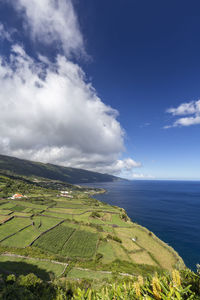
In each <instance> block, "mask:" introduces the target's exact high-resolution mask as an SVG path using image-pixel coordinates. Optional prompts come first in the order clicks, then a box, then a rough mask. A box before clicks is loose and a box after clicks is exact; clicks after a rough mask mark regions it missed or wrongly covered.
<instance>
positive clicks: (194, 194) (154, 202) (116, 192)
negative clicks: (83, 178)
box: [91, 181, 200, 270]
mask: <svg viewBox="0 0 200 300" xmlns="http://www.w3.org/2000/svg"><path fill="white" fill-rule="evenodd" d="M91 186H93V187H103V188H105V189H106V190H107V193H105V194H102V195H97V196H95V197H96V198H97V199H99V200H101V201H104V202H107V203H109V204H112V205H117V206H120V207H123V208H124V209H125V210H126V212H127V213H128V215H129V217H130V218H131V219H132V221H134V222H137V223H139V224H140V225H143V226H145V227H147V228H148V229H149V230H151V231H153V232H154V233H155V234H156V235H157V236H158V237H159V238H161V239H162V240H163V241H165V242H166V243H168V244H169V245H170V246H172V247H173V248H174V249H175V250H176V251H177V252H178V253H179V254H180V256H181V257H182V258H183V260H184V262H185V264H186V265H187V266H188V267H189V268H191V269H193V270H196V264H197V263H200V182H197V181H196V182H191V181H187V182H186V181H119V182H111V183H110V182H109V183H101V184H99V183H98V184H91Z"/></svg>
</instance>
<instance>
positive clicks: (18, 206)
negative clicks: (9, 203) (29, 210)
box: [12, 205, 25, 212]
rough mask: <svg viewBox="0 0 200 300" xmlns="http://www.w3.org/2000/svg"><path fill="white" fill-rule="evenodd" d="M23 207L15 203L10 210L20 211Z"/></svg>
mask: <svg viewBox="0 0 200 300" xmlns="http://www.w3.org/2000/svg"><path fill="white" fill-rule="evenodd" d="M24 209H25V207H24V206H21V205H16V206H14V207H12V211H16V212H21V211H23V210H24Z"/></svg>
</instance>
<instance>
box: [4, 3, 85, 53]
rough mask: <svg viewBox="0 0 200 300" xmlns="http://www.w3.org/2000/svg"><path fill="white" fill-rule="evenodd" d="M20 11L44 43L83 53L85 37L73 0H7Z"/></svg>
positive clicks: (37, 37) (70, 51)
mask: <svg viewBox="0 0 200 300" xmlns="http://www.w3.org/2000/svg"><path fill="white" fill-rule="evenodd" d="M7 1H9V2H10V3H11V4H12V5H13V6H14V7H15V8H16V10H17V11H18V13H20V14H21V16H22V18H23V19H24V27H25V29H26V30H28V32H29V34H31V37H32V39H37V40H39V41H40V42H42V43H43V44H44V43H45V44H47V45H54V46H55V45H57V48H58V49H59V48H60V49H61V50H62V51H63V52H64V54H65V55H67V56H70V55H71V54H72V53H79V54H81V53H84V52H85V51H84V45H83V37H82V34H81V32H80V29H79V24H78V20H77V16H76V13H75V11H74V8H73V5H72V2H71V0H28V1H27V0H15V1H13V0H7Z"/></svg>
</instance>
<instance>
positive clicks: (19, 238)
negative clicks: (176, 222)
mask: <svg viewBox="0 0 200 300" xmlns="http://www.w3.org/2000/svg"><path fill="white" fill-rule="evenodd" d="M0 179H1V177H0ZM0 184H1V181H0ZM1 186H3V184H2V185H1ZM29 188H30V192H29V193H28V192H26V198H22V199H18V200H12V199H10V196H11V195H12V194H10V195H8V196H9V197H7V198H3V199H1V198H0V250H1V253H4V254H8V253H12V254H15V253H16V254H21V253H22V254H23V255H25V256H26V257H27V258H22V257H21V258H19V257H14V256H12V259H11V258H9V256H8V257H5V256H2V257H1V256H0V270H2V269H5V268H7V267H8V269H9V270H10V269H12V267H13V270H14V272H15V271H16V269H17V267H18V268H19V269H20V267H19V266H20V264H21V266H23V267H24V268H25V269H26V268H27V270H29V269H30V266H31V265H32V266H33V270H35V272H37V274H39V273H40V271H41V274H43V271H44V270H46V272H47V273H48V274H50V273H51V272H52V273H53V274H54V275H55V276H60V275H59V274H62V273H63V265H59V264H58V265H56V264H52V263H50V262H49V264H48V262H44V261H43V262H42V261H39V260H37V259H39V258H41V257H42V258H46V257H49V259H50V260H51V259H52V258H53V259H54V260H60V261H64V262H66V263H69V264H73V268H72V269H69V272H68V276H69V278H91V277H92V276H91V274H93V273H94V274H93V275H94V277H95V276H97V277H98V276H100V277H101V278H104V277H107V278H109V277H110V276H111V275H110V274H111V273H112V270H114V271H117V270H118V269H119V270H120V271H123V272H129V273H131V274H132V273H137V274H140V272H143V271H144V270H145V269H146V268H147V269H148V270H151V271H152V272H154V271H157V270H159V269H167V270H172V268H173V267H174V266H175V265H176V266H177V265H179V266H180V267H184V264H183V262H182V260H181V259H180V258H179V256H178V255H177V253H176V252H175V251H174V250H173V249H171V248H170V247H168V246H167V245H166V244H164V243H163V242H161V241H160V240H159V239H158V238H157V237H155V236H154V235H153V234H152V233H150V232H149V231H148V230H147V229H145V228H143V227H141V226H139V225H136V224H134V223H132V222H131V221H130V220H129V218H128V217H127V218H125V219H126V220H124V214H125V212H124V211H123V210H122V209H120V208H118V207H114V206H110V205H107V204H105V203H101V202H99V201H97V200H95V199H93V198H91V195H90V192H89V190H88V191H87V193H84V192H83V191H79V190H78V188H77V187H76V188H75V189H72V187H70V188H71V190H69V193H70V196H71V197H72V198H68V197H61V196H60V191H58V190H57V191H56V190H46V189H42V188H35V187H33V185H31V186H30V187H29ZM18 192H20V191H19V190H18ZM31 256H34V257H31ZM9 259H10V264H9ZM50 260H49V261H50ZM14 262H15V263H14ZM74 262H75V266H74ZM79 267H84V268H85V270H84V268H83V269H80V268H79ZM96 268H97V269H98V268H99V269H100V270H101V271H103V272H104V271H109V272H110V273H101V275H99V274H100V273H98V272H97V271H95V270H94V269H96ZM5 272H6V270H5ZM92 272H93V273H92ZM66 274H67V273H66ZM105 274H107V275H105ZM41 276H44V274H43V275H41ZM48 276H49V275H48ZM65 276H66V275H65Z"/></svg>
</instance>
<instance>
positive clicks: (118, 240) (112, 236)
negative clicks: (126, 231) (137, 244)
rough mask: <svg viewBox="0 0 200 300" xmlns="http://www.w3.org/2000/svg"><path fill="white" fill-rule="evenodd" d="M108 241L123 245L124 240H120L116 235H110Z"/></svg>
mask: <svg viewBox="0 0 200 300" xmlns="http://www.w3.org/2000/svg"><path fill="white" fill-rule="evenodd" d="M107 239H108V240H113V241H115V242H118V243H122V240H121V239H120V238H118V236H116V235H111V234H108V235H107Z"/></svg>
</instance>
